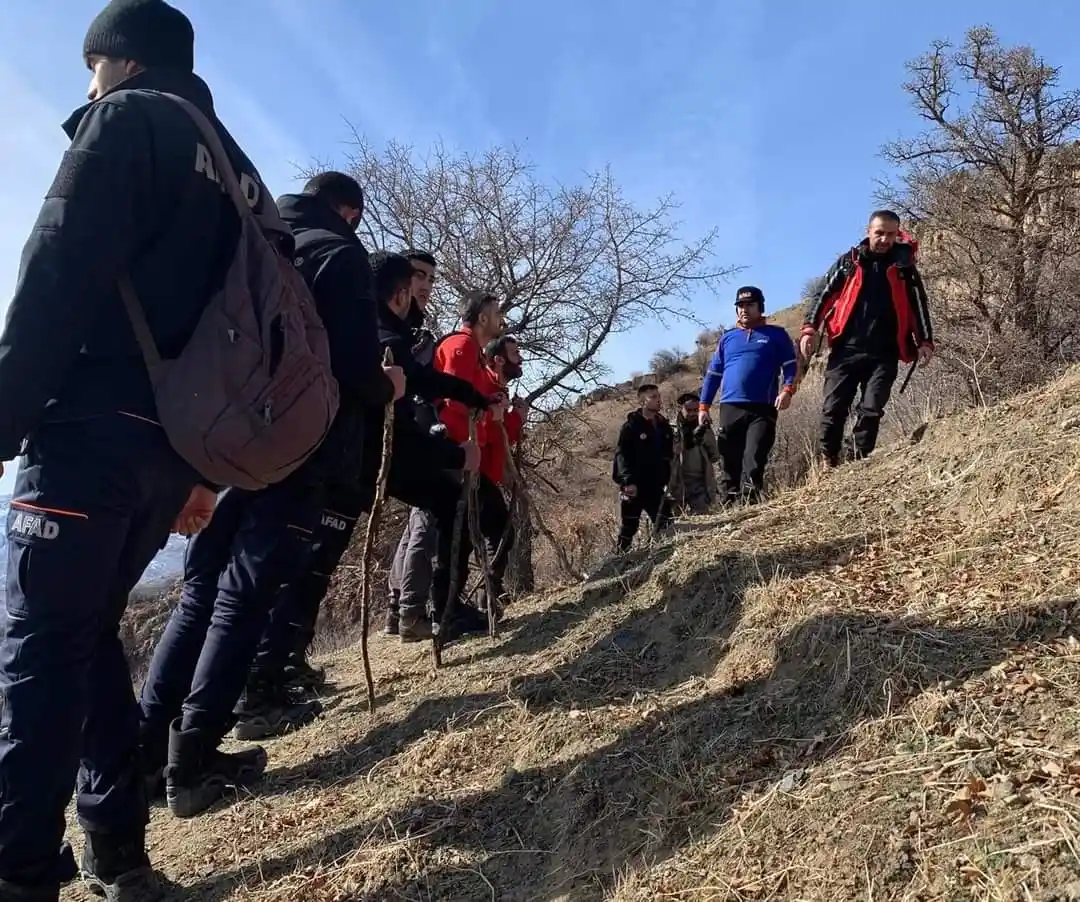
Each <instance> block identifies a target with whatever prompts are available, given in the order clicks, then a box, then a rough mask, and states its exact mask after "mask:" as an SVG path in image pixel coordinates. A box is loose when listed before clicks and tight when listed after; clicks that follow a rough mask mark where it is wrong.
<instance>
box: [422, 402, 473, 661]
mask: <svg viewBox="0 0 1080 902" xmlns="http://www.w3.org/2000/svg"><path fill="white" fill-rule="evenodd" d="M480 416H481V415H480V414H478V413H474V414H473V415H472V416H471V417H470V418H469V441H470V442H473V443H475V442H476V422H477V420H478V419H479V418H480ZM473 482H475V474H473V473H471V472H469V471H468V470H466V471H465V478H464V482H463V485H462V487H461V497H460V498H458V503H457V513H456V515H455V516H454V532H453V534H452V535H451V538H450V589H449V591H448V592H447V594H446V605H445V606H444V607H443V612H442V617H440V618H439V623H438V624H437V628H436V629H434V630H433V631H432V634H431V661H432V664H433V665H434V666H435V669H436V670H438V669H439V668H440V667H442V644H443V640H442V637H443V635H444V634H445V633H446V628H447V627H448V626H449V625H450V620H451V617H452V616H453V610H454V606H455V605H456V604H457V596H458V592H460V591H461V585H462V583H463V582H464V576H465V574H463V573H462V572H461V567H460V565H459V563H458V559H459V558H460V557H461V530H462V529H463V528H464V526H465V515H466V512H467V510H468V507H469V496H470V495H471V494H472V487H473Z"/></svg>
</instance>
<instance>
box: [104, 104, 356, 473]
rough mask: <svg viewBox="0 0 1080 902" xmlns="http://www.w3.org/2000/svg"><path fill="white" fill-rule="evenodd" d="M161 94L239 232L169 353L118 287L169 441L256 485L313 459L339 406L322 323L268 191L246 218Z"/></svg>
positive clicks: (128, 289) (220, 157)
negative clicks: (287, 249)
mask: <svg viewBox="0 0 1080 902" xmlns="http://www.w3.org/2000/svg"><path fill="white" fill-rule="evenodd" d="M163 96H165V97H168V98H169V99H170V100H172V101H174V102H176V103H177V104H179V105H180V106H181V107H182V108H183V109H184V110H186V111H187V113H188V115H189V116H191V118H192V119H193V120H194V122H195V124H196V125H197V126H198V127H199V131H200V132H201V133H202V136H203V140H204V141H205V142H206V145H207V147H208V148H209V150H210V153H211V155H212V156H213V160H214V167H215V168H216V169H217V175H218V178H219V179H220V180H221V182H222V186H223V188H224V189H225V190H226V191H227V192H228V194H229V197H230V198H232V200H233V203H234V204H235V206H236V209H237V212H238V213H239V214H240V235H239V239H238V241H237V244H236V251H235V253H234V255H233V258H232V261H231V263H230V264H229V269H228V272H227V273H226V275H225V281H224V282H223V284H222V286H221V288H220V289H219V290H218V291H216V292H215V293H214V294H213V296H212V297H211V298H210V299H209V301H208V302H207V304H206V308H205V309H204V310H203V313H202V316H201V317H200V318H199V321H198V324H197V325H196V326H195V331H194V332H193V333H192V335H191V338H190V339H189V340H188V342H187V345H186V346H185V347H184V349H183V351H182V352H181V353H180V356H179V357H177V358H176V359H174V360H163V359H162V358H161V355H160V354H159V353H158V349H157V345H156V344H155V342H154V338H153V335H152V334H151V332H150V327H149V324H148V322H147V319H146V313H145V311H144V309H143V307H142V304H141V303H140V301H139V299H138V297H137V296H136V294H135V288H134V285H133V284H132V281H131V277H130V275H129V274H127V273H125V274H123V275H122V276H121V277H120V294H121V296H122V297H123V300H124V306H125V307H126V308H127V312H128V316H129V318H130V319H131V325H132V328H133V329H134V331H135V337H136V338H137V339H138V342H139V347H140V348H141V350H142V354H143V358H144V359H145V361H146V366H147V369H148V370H149V372H150V382H151V384H152V386H153V389H154V399H155V401H156V404H157V412H158V420H159V421H160V423H161V425H162V427H163V428H164V430H165V434H166V436H168V439H169V442H170V443H171V444H172V446H173V448H175V449H176V451H177V453H178V454H180V456H181V457H183V458H184V459H185V460H186V461H187V462H188V463H189V464H191V465H192V467H194V468H195V470H196V471H198V473H199V474H200V475H201V476H202V477H203V478H204V479H206V480H208V481H209V482H211V483H214V484H215V485H217V486H223V487H224V486H236V487H238V488H242V489H252V490H254V489H262V488H265V487H266V486H268V485H270V484H272V483H275V482H279V481H281V480H282V479H284V478H285V477H286V476H288V475H289V474H290V473H292V472H293V471H294V470H296V469H297V468H298V467H299V466H300V465H301V464H302V463H303V462H304V461H305V460H307V459H308V458H309V457H310V456H311V454H312V453H313V452H314V451H315V449H316V448H317V447H318V446H319V445H320V444H321V442H322V440H323V439H324V438H325V437H326V434H327V432H328V431H329V429H330V425H331V423H332V421H333V419H334V416H335V415H336V413H337V409H338V384H337V381H336V380H335V379H334V377H333V375H332V373H331V370H330V347H329V343H328V340H327V336H326V329H325V328H324V327H323V324H322V321H321V320H320V319H319V316H318V313H317V312H316V310H315V302H314V300H313V298H312V296H311V293H310V291H309V290H308V287H307V285H306V284H305V282H304V280H303V278H302V277H301V276H300V273H299V272H298V271H297V270H296V268H295V267H294V266H293V263H292V261H291V260H290V259H289V258H288V257H286V256H284V254H283V252H282V251H281V250H279V247H278V243H277V238H278V237H279V236H281V235H285V236H289V237H290V238H291V233H290V231H289V227H288V226H287V225H285V223H284V222H283V221H282V220H281V217H280V215H279V214H278V211H277V205H276V204H275V203H274V201H273V198H272V197H270V196H269V194H267V196H266V197H265V199H264V203H263V211H262V212H261V213H260V214H258V215H256V214H255V213H254V212H253V211H252V209H251V207H250V206H249V205H248V203H247V200H246V199H245V197H244V193H243V190H242V189H241V187H240V182H239V180H238V179H237V176H236V173H235V172H234V171H233V168H232V164H231V163H230V161H229V157H228V155H227V154H226V152H225V148H224V147H223V146H222V143H221V139H220V138H219V137H218V133H217V131H216V130H215V128H214V127H213V126H212V125H211V124H210V122H209V120H208V119H207V118H206V116H204V115H203V113H202V112H201V111H200V110H199V109H198V108H197V107H195V106H193V105H192V104H191V103H189V102H188V101H186V100H184V99H183V98H181V97H177V96H175V95H172V94H164V95H163Z"/></svg>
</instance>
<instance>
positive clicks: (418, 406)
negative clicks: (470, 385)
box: [405, 301, 446, 432]
mask: <svg viewBox="0 0 1080 902" xmlns="http://www.w3.org/2000/svg"><path fill="white" fill-rule="evenodd" d="M405 324H406V325H407V326H408V327H409V331H410V333H411V334H412V356H413V359H414V360H415V361H416V362H417V363H419V364H420V365H421V366H428V367H430V366H434V361H435V346H436V345H437V344H438V339H437V338H436V337H435V333H434V332H432V331H431V330H430V329H428V328H427V327H426V326H425V324H424V314H423V313H421V312H420V308H419V307H417V306H416V302H415V301H413V305H412V307H411V308H409V314H408V316H406V317H405ZM412 401H413V416H414V417H415V418H416V421H417V422H418V423H419V424H420V425H421V427H423V428H424V429H427V430H429V431H430V430H432V429H434V430H436V431H438V432H445V431H446V427H445V426H444V425H443V424H442V421H441V420H440V419H439V408H438V402H436V401H428V400H425V399H424V398H421V397H420V396H419V395H413V396H412Z"/></svg>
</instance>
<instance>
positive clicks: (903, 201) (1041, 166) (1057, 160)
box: [880, 27, 1080, 394]
mask: <svg viewBox="0 0 1080 902" xmlns="http://www.w3.org/2000/svg"><path fill="white" fill-rule="evenodd" d="M908 70H909V73H910V79H909V81H908V82H907V83H906V84H905V85H904V90H905V91H906V92H907V93H908V94H909V95H910V97H911V100H912V103H913V105H914V107H915V109H916V111H917V112H918V113H919V115H920V116H921V117H922V119H923V120H925V122H926V123H928V128H927V129H926V130H925V131H924V132H923V133H922V134H919V135H917V136H915V137H911V138H904V139H901V140H897V141H894V142H892V143H890V144H888V145H887V146H886V147H884V148H883V155H884V157H885V159H887V160H888V161H889V162H891V163H893V164H895V165H896V166H897V167H899V170H900V174H899V177H898V179H897V180H896V181H895V182H894V183H892V184H889V185H885V186H883V188H882V191H881V192H880V196H881V198H882V199H883V200H884V201H885V202H887V203H889V204H890V205H893V206H895V207H896V208H897V209H898V211H901V212H903V213H906V215H907V217H908V218H909V219H910V220H911V222H912V224H913V225H914V226H915V229H916V232H917V234H918V235H919V237H920V238H921V239H922V241H923V248H924V254H923V256H924V261H925V266H924V269H925V272H926V275H927V276H928V277H929V278H930V280H931V289H932V292H933V300H934V306H935V319H937V320H938V325H939V332H940V333H941V334H942V336H943V337H945V338H946V341H945V342H941V341H939V344H943V345H944V347H943V348H942V352H943V353H942V355H941V356H942V357H944V359H945V360H946V361H948V362H952V363H954V364H955V367H954V369H955V370H956V371H957V372H962V373H965V374H967V375H966V378H967V379H968V381H969V382H970V381H971V379H975V380H976V382H977V381H978V374H976V375H974V376H971V375H970V373H971V367H972V366H975V365H977V366H979V367H982V368H984V369H987V370H992V371H995V372H996V373H997V374H998V375H999V376H1003V377H1004V378H1003V379H999V382H1000V383H1001V384H1002V385H1003V387H1004V386H1005V385H1008V387H1010V388H1015V387H1017V386H1018V385H1019V384H1023V382H1024V381H1025V380H1029V379H1030V378H1032V377H1034V378H1042V377H1043V376H1045V375H1046V373H1047V372H1048V371H1049V370H1048V369H1047V368H1046V367H1045V366H1043V367H1040V365H1039V362H1044V361H1047V360H1051V361H1052V360H1053V359H1066V360H1075V359H1077V358H1078V357H1080V344H1078V343H1077V341H1076V339H1075V338H1074V337H1073V336H1074V335H1075V332H1076V328H1075V327H1076V326H1077V325H1078V324H1080V275H1078V273H1080V266H1078V257H1077V255H1078V254H1080V216H1078V212H1077V209H1078V199H1077V194H1076V191H1077V189H1078V188H1080V151H1078V146H1077V144H1076V139H1077V137H1078V136H1080V91H1075V90H1063V89H1061V88H1060V86H1059V70H1058V69H1057V68H1056V67H1053V66H1050V65H1048V64H1047V63H1046V62H1045V61H1044V60H1043V59H1042V58H1040V57H1039V56H1037V55H1036V54H1035V52H1034V51H1033V50H1032V49H1031V48H1030V47H1003V46H1002V45H1001V44H1000V42H999V41H998V38H997V37H996V35H995V34H994V32H993V30H992V29H990V28H987V27H981V28H974V29H971V30H970V31H969V32H968V33H967V36H966V39H965V41H964V44H963V46H962V47H960V48H954V47H953V46H952V45H951V44H949V43H948V42H946V41H939V42H936V43H935V44H934V45H933V46H932V47H931V49H930V51H929V52H927V53H925V54H923V55H922V56H921V57H919V58H918V59H916V60H914V61H913V62H911V63H909V65H908ZM1025 358H1026V361H1025V362H1024V363H1023V365H1022V366H1020V367H1017V366H1016V364H1017V361H1018V360H1021V361H1023V360H1025ZM972 361H978V363H977V364H973V363H972ZM1040 370H1041V371H1040ZM985 388H986V386H985V385H979V386H978V391H979V393H980V394H982V393H983V391H984V389H985ZM973 389H974V386H973Z"/></svg>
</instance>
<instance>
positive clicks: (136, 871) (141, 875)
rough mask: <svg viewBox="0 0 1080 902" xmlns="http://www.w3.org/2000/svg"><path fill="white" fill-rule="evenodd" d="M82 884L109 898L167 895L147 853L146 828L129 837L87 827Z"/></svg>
mask: <svg viewBox="0 0 1080 902" xmlns="http://www.w3.org/2000/svg"><path fill="white" fill-rule="evenodd" d="M84 833H85V835H86V846H85V847H84V848H83V855H82V869H81V870H82V879H83V884H84V885H85V886H86V888H87V889H88V890H90V892H92V893H93V894H94V895H95V896H100V897H102V898H104V899H105V900H107V902H157V900H158V899H162V898H164V896H165V889H164V887H163V886H162V885H161V881H160V880H159V879H158V876H157V874H156V873H154V869H153V868H152V867H150V859H149V858H148V857H147V855H146V828H145V827H144V828H143V829H141V830H139V832H138V833H137V834H136V835H135V836H132V837H130V838H128V839H127V840H126V841H120V840H119V838H118V837H117V836H115V835H113V834H111V833H98V832H97V831H94V830H86V831H84Z"/></svg>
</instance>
